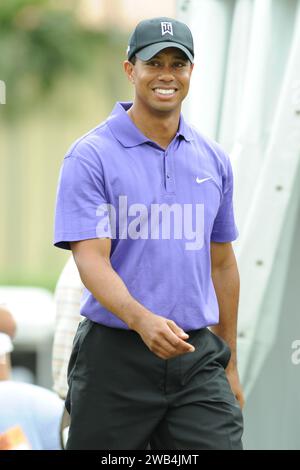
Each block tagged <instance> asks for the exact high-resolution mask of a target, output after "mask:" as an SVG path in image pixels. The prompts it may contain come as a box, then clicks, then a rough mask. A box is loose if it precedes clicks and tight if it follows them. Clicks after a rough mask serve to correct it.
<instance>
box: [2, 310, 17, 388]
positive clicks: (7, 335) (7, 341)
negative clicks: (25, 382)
mask: <svg viewBox="0 0 300 470" xmlns="http://www.w3.org/2000/svg"><path fill="white" fill-rule="evenodd" d="M16 328H17V325H16V321H15V319H14V317H13V315H12V314H11V312H10V311H9V310H8V309H7V308H6V307H5V306H4V305H0V380H8V379H9V378H10V376H11V361H10V353H11V352H12V350H13V344H12V341H11V340H12V338H13V337H14V336H15V333H16Z"/></svg>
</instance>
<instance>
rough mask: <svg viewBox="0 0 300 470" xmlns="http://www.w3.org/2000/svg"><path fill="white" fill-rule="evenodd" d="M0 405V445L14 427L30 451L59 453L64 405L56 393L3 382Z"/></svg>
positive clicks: (0, 385) (1, 383)
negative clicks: (24, 439) (27, 444)
mask: <svg viewBox="0 0 300 470" xmlns="http://www.w3.org/2000/svg"><path fill="white" fill-rule="evenodd" d="M0 403H1V414H0V443H1V442H3V441H5V440H4V439H1V437H2V436H3V435H4V436H5V433H6V432H7V431H8V430H10V429H11V428H16V427H17V428H19V429H20V431H21V432H22V433H23V434H24V436H25V437H26V439H27V441H28V442H29V446H30V448H31V449H32V450H60V449H61V445H60V437H59V430H60V423H61V416H62V412H63V406H64V403H63V401H62V400H61V399H60V398H58V397H57V395H56V394H55V393H53V392H51V391H50V390H47V389H44V388H41V387H38V386H36V385H32V384H25V383H20V382H12V381H2V382H0ZM2 433H3V434H2ZM1 434H2V436H1ZM0 450H1V447H0Z"/></svg>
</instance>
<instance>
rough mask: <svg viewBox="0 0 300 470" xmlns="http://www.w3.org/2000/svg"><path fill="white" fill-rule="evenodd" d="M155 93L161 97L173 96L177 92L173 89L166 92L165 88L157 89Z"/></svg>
mask: <svg viewBox="0 0 300 470" xmlns="http://www.w3.org/2000/svg"><path fill="white" fill-rule="evenodd" d="M155 91H156V92H157V93H160V94H161V95H173V93H175V90H174V89H173V88H172V89H170V90H164V89H163V88H156V89H155Z"/></svg>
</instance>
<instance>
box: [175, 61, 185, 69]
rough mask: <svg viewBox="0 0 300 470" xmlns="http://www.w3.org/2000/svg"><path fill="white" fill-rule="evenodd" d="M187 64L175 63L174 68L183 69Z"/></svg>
mask: <svg viewBox="0 0 300 470" xmlns="http://www.w3.org/2000/svg"><path fill="white" fill-rule="evenodd" d="M185 66H186V63H185V62H175V64H174V67H176V68H178V69H181V68H182V67H185Z"/></svg>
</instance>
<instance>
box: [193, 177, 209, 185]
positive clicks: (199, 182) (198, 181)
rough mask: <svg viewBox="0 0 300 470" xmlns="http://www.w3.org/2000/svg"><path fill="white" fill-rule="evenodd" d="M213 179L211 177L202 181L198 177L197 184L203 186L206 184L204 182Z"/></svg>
mask: <svg viewBox="0 0 300 470" xmlns="http://www.w3.org/2000/svg"><path fill="white" fill-rule="evenodd" d="M211 179H212V178H211V177H209V178H202V179H200V178H198V176H197V178H196V182H197V183H198V184H201V183H204V181H208V180H211Z"/></svg>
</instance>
